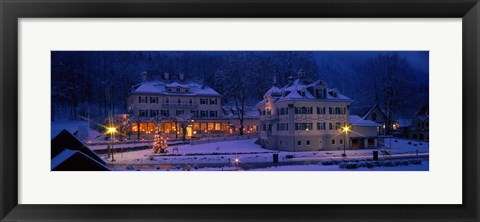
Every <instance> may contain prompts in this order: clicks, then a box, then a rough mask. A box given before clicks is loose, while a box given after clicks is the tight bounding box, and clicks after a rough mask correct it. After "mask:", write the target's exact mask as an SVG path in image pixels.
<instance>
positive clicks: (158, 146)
mask: <svg viewBox="0 0 480 222" xmlns="http://www.w3.org/2000/svg"><path fill="white" fill-rule="evenodd" d="M167 147H168V145H167V140H166V139H163V137H162V135H160V131H158V129H155V135H154V136H153V149H152V150H153V153H166V152H167V151H168V149H167Z"/></svg>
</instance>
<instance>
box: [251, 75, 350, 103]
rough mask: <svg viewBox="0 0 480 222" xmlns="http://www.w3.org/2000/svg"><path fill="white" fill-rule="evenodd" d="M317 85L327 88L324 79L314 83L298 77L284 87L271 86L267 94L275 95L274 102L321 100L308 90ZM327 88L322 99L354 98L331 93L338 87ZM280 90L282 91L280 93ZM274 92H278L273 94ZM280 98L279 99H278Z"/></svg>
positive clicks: (342, 99)
mask: <svg viewBox="0 0 480 222" xmlns="http://www.w3.org/2000/svg"><path fill="white" fill-rule="evenodd" d="M317 85H322V86H323V87H325V88H326V83H325V82H324V81H322V80H318V81H315V82H313V83H311V82H307V81H304V80H303V79H296V80H294V81H292V82H291V83H288V84H287V85H285V86H283V87H282V88H278V87H276V86H273V87H272V88H270V89H269V90H268V91H267V92H266V93H265V96H268V97H273V98H275V100H273V101H274V102H278V101H295V100H296V101H312V100H319V99H318V98H315V96H314V95H312V93H311V92H310V91H309V90H308V88H312V87H315V86H317ZM326 89H327V94H326V95H325V98H324V99H321V100H331V101H349V102H351V101H352V100H351V99H350V98H348V97H346V96H344V95H342V94H340V93H337V94H336V96H332V95H330V93H329V92H332V91H338V90H337V89H328V88H326ZM278 91H280V93H278ZM272 92H275V93H278V94H273V93H272ZM277 99H278V100H277ZM264 103H265V101H260V102H259V103H258V104H257V106H261V105H263V104H264Z"/></svg>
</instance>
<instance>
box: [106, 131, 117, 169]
mask: <svg viewBox="0 0 480 222" xmlns="http://www.w3.org/2000/svg"><path fill="white" fill-rule="evenodd" d="M107 132H108V133H110V135H111V136H110V140H111V143H110V144H111V146H110V148H111V150H112V162H115V157H114V156H113V143H114V142H115V141H114V138H115V132H117V129H116V128H115V127H108V128H107Z"/></svg>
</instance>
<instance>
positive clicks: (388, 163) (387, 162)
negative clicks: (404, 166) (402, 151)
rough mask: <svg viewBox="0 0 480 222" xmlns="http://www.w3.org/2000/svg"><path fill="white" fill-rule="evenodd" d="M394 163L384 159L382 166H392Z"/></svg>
mask: <svg viewBox="0 0 480 222" xmlns="http://www.w3.org/2000/svg"><path fill="white" fill-rule="evenodd" d="M394 165H395V164H394V163H392V161H385V164H384V166H386V167H392V166H394Z"/></svg>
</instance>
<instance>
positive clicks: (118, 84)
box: [51, 51, 429, 118]
mask: <svg viewBox="0 0 480 222" xmlns="http://www.w3.org/2000/svg"><path fill="white" fill-rule="evenodd" d="M51 59H52V60H51V62H52V63H51V66H52V67H51V68H52V102H53V105H59V106H61V105H62V104H65V103H67V104H70V105H72V106H73V107H74V108H73V109H74V110H75V111H76V110H77V109H78V111H79V112H81V110H82V109H84V107H85V105H84V104H87V103H88V104H90V106H91V107H92V106H94V107H95V106H96V107H97V109H98V112H99V113H101V110H102V109H106V108H105V107H107V106H110V107H113V109H115V110H116V111H118V112H120V113H121V112H124V111H125V110H126V98H127V97H128V94H129V93H130V89H131V86H132V85H134V84H137V83H139V82H141V81H142V79H141V78H142V75H145V74H146V75H147V80H148V81H159V80H162V77H163V74H164V73H165V72H168V73H170V74H171V76H172V77H173V78H175V77H176V76H178V74H180V73H182V74H184V75H185V77H186V81H196V82H201V83H203V84H206V85H208V86H210V87H212V88H214V89H215V90H217V91H218V92H219V93H221V94H226V93H227V92H225V90H228V87H225V86H226V85H228V84H229V83H228V82H222V81H221V80H220V79H219V77H220V76H221V75H222V73H223V74H224V73H232V72H235V73H236V75H239V76H241V77H242V78H246V79H247V80H248V81H247V82H248V84H247V85H246V87H249V90H248V92H249V95H248V102H249V104H252V105H254V104H255V103H256V102H258V101H259V100H261V98H262V96H263V93H264V92H265V91H266V90H268V89H269V88H270V87H271V86H272V81H273V77H274V76H275V77H276V78H277V82H278V84H280V85H282V84H286V83H287V81H288V80H287V79H288V77H289V76H293V77H294V78H296V77H297V73H298V71H299V70H303V71H304V72H305V73H306V78H307V79H309V80H312V81H313V80H318V79H322V80H325V81H326V82H327V84H328V85H329V87H331V88H338V89H339V90H340V91H341V93H343V94H345V95H346V96H348V97H350V98H352V99H354V101H355V102H354V103H353V104H352V110H353V111H354V110H355V109H357V110H363V109H366V108H368V107H371V106H372V105H374V104H379V105H380V106H383V105H384V104H390V105H389V107H391V109H392V110H393V112H394V114H395V115H396V116H398V117H402V118H408V117H410V116H413V114H414V113H415V111H416V110H417V109H418V107H420V106H421V105H422V104H428V89H429V78H428V75H429V52H428V51H315V52H314V51H129V52H125V51H53V52H52V54H51ZM142 73H143V74H142ZM392 92H395V93H394V94H392ZM107 97H108V98H110V99H109V100H108V101H112V102H109V104H106V103H107V102H106V99H105V98H107ZM229 102H230V101H229V98H228V97H225V98H224V101H223V103H225V104H228V103H229ZM391 104H393V105H391ZM94 110H95V108H94Z"/></svg>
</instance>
